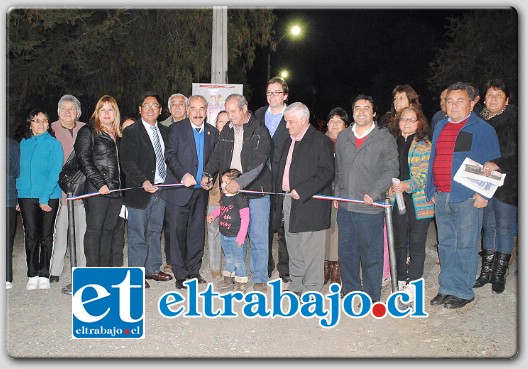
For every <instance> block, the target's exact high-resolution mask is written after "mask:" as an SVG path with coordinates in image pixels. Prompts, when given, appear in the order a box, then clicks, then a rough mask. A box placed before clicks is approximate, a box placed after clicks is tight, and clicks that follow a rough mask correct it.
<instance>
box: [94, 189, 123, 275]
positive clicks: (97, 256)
mask: <svg viewBox="0 0 528 369" xmlns="http://www.w3.org/2000/svg"><path fill="white" fill-rule="evenodd" d="M121 205H123V198H122V197H106V196H96V197H91V198H88V199H86V200H85V202H84V208H85V209H86V233H85V234H84V255H85V256H86V266H87V267H109V266H111V258H110V255H111V250H112V239H113V234H114V229H115V227H116V223H117V220H118V218H119V213H120V211H121Z"/></svg>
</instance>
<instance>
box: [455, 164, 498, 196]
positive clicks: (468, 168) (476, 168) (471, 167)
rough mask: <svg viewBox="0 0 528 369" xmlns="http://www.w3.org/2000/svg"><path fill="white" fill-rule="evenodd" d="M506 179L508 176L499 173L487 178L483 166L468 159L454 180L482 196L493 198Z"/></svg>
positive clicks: (495, 172)
mask: <svg viewBox="0 0 528 369" xmlns="http://www.w3.org/2000/svg"><path fill="white" fill-rule="evenodd" d="M504 178H506V174H504V173H500V172H497V171H493V172H491V174H490V175H489V176H486V175H485V174H484V167H483V165H482V164H480V163H478V162H476V161H474V160H471V159H470V158H466V159H464V162H463V163H462V165H461V166H460V168H458V170H457V172H456V174H455V177H454V180H455V181H456V182H458V183H460V184H462V185H464V186H466V187H467V188H470V189H472V190H474V191H475V192H478V193H479V194H481V195H482V196H485V197H487V198H491V197H493V194H494V193H495V191H496V190H497V188H499V187H500V186H502V185H503V184H504Z"/></svg>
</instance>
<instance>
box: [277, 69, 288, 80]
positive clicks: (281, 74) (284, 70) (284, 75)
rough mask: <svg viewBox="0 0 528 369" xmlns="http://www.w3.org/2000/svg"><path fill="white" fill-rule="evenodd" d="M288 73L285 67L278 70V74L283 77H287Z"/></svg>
mask: <svg viewBox="0 0 528 369" xmlns="http://www.w3.org/2000/svg"><path fill="white" fill-rule="evenodd" d="M289 75H290V72H288V71H287V70H286V69H283V70H281V71H280V73H279V76H281V77H282V78H283V79H286V78H288V77H289Z"/></svg>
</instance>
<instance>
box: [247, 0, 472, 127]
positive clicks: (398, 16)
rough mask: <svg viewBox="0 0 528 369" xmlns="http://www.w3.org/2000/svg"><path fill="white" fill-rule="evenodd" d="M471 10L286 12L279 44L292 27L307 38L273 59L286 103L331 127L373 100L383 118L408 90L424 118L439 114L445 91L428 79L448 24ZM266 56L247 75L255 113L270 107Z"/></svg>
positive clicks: (280, 17)
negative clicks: (334, 113) (338, 116)
mask: <svg viewBox="0 0 528 369" xmlns="http://www.w3.org/2000/svg"><path fill="white" fill-rule="evenodd" d="M467 10H468V9H466V10H464V9H461V8H459V9H457V10H453V9H432V8H431V9H392V10H388V9H386V10H376V9H372V10H367V9H361V10H359V9H332V10H323V9H289V10H277V11H276V15H277V22H276V28H275V34H276V35H275V39H276V40H277V39H279V38H280V37H281V36H282V35H283V34H284V33H285V32H286V31H287V29H288V28H287V27H288V25H290V24H291V23H292V22H293V23H295V22H299V23H298V24H300V25H301V26H302V28H303V30H304V31H303V36H302V37H301V38H299V39H295V40H293V39H291V38H289V37H288V36H286V37H284V38H283V39H282V41H281V42H280V43H279V45H278V47H277V50H276V52H275V53H272V55H271V65H272V67H271V76H272V77H273V76H275V75H277V74H278V71H279V70H281V69H283V68H286V69H288V70H289V71H290V77H289V78H287V82H288V86H289V88H290V97H289V102H290V103H292V102H296V101H300V102H303V103H304V104H306V105H307V106H308V108H309V109H310V111H311V113H312V115H314V114H315V116H316V117H317V118H319V119H323V120H326V116H327V114H328V113H329V112H330V110H331V109H333V108H334V107H337V106H341V107H342V108H344V109H345V110H346V111H347V112H348V113H349V115H350V118H351V114H350V113H351V100H353V98H354V97H355V96H356V95H358V94H360V93H363V94H367V95H371V96H372V97H373V98H374V99H375V101H376V105H377V112H378V117H381V116H382V115H383V114H384V113H385V112H386V111H388V110H389V109H390V104H391V100H392V96H391V92H392V89H393V88H394V87H395V86H396V85H398V84H409V85H411V86H412V87H413V88H414V89H415V90H416V91H417V92H418V94H419V95H420V102H421V103H422V106H423V109H424V112H425V113H426V116H427V117H428V118H430V117H431V116H432V115H433V114H434V113H435V112H436V111H437V110H438V109H439V103H438V97H437V96H438V95H439V92H440V91H436V90H434V91H430V90H429V86H428V84H427V79H428V78H429V77H430V70H429V64H430V63H431V62H432V61H433V60H434V57H435V53H434V50H435V48H439V47H443V46H444V45H445V42H446V39H445V37H444V33H445V31H446V26H447V25H448V24H449V23H448V20H447V17H457V16H460V15H461V14H462V13H463V12H464V11H467ZM266 66H267V49H261V50H259V51H258V54H257V61H256V62H255V65H254V66H253V67H252V69H251V70H250V71H249V73H248V82H249V84H250V85H251V87H252V88H253V89H254V90H255V93H254V96H253V97H252V98H251V100H250V108H251V109H253V110H254V109H257V108H258V107H260V106H263V105H266V104H267V103H266V98H265V95H264V91H265V86H266V82H267V81H266Z"/></svg>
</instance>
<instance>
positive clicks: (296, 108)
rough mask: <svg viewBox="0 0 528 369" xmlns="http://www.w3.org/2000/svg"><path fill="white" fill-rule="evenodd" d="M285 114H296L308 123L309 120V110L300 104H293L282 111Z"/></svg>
mask: <svg viewBox="0 0 528 369" xmlns="http://www.w3.org/2000/svg"><path fill="white" fill-rule="evenodd" d="M286 113H297V114H299V115H300V116H303V117H305V118H306V119H307V120H308V121H309V120H310V109H308V107H307V106H306V105H304V104H303V103H301V102H294V103H293V104H290V105H288V106H287V107H286V109H284V115H286Z"/></svg>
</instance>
